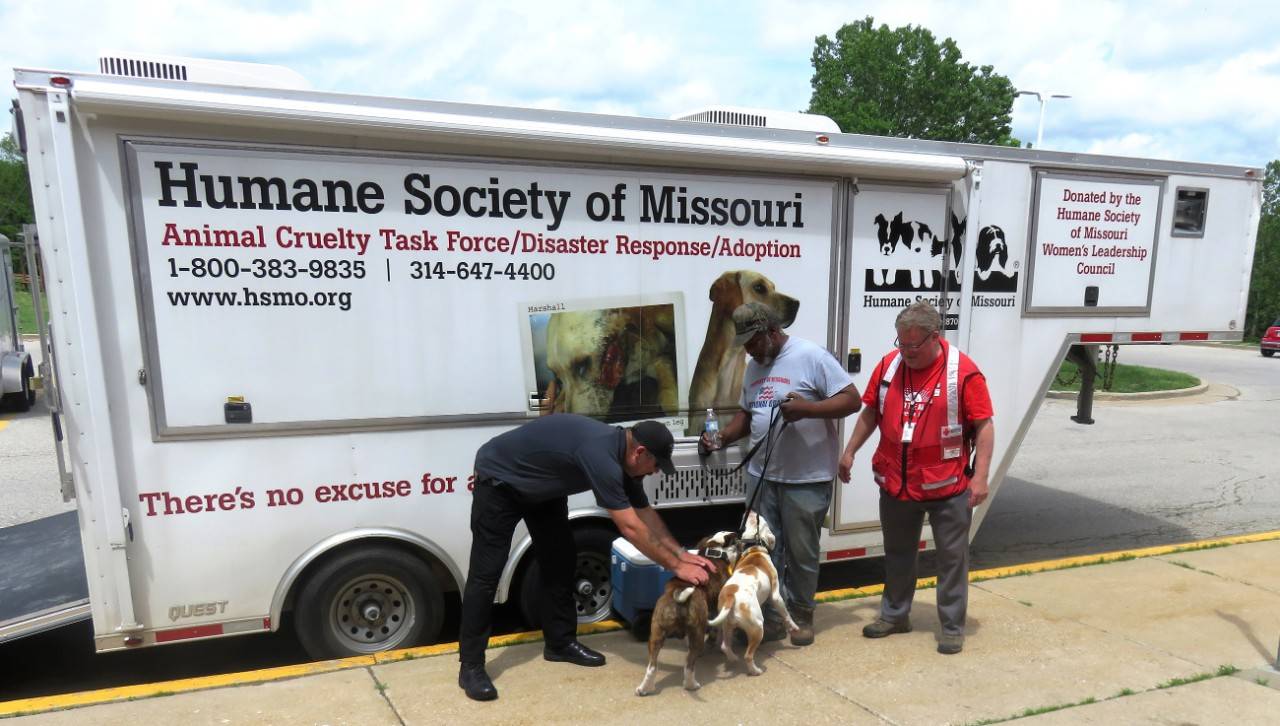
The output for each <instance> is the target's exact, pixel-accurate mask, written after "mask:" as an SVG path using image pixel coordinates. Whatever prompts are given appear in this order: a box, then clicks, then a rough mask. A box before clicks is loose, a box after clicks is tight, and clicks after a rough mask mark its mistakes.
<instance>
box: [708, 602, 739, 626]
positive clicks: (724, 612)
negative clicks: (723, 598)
mask: <svg viewBox="0 0 1280 726" xmlns="http://www.w3.org/2000/svg"><path fill="white" fill-rule="evenodd" d="M732 612H733V605H732V604H731V605H729V607H722V608H720V612H719V613H717V614H716V616H715V617H714V618H711V619H710V620H708V621H707V625H710V626H711V627H713V628H718V627H720V623H723V622H724V621H725V620H726V619H728V617H729V613H732Z"/></svg>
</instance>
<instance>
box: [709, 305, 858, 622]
mask: <svg viewBox="0 0 1280 726" xmlns="http://www.w3.org/2000/svg"><path fill="white" fill-rule="evenodd" d="M733 323H734V327H735V332H736V333H737V336H736V338H735V340H734V342H735V343H736V344H737V345H741V346H743V347H744V348H745V349H746V351H747V353H748V354H749V355H750V356H751V360H750V361H749V362H748V363H747V370H746V374H745V375H744V376H743V378H742V400H741V406H742V409H741V410H740V411H738V413H737V414H735V415H734V417H733V420H732V421H730V422H729V423H728V424H727V425H726V426H725V427H724V428H723V429H722V430H721V432H720V438H721V445H722V446H723V445H725V444H728V443H730V442H732V441H735V440H737V439H740V438H742V437H743V436H745V435H746V434H747V433H748V431H749V432H750V433H751V443H752V445H753V446H754V445H755V444H756V443H757V442H759V441H760V440H761V439H762V438H764V436H765V435H766V434H769V432H770V428H769V422H770V415H771V414H772V413H773V409H774V408H775V407H776V408H778V409H779V411H778V415H777V417H778V418H780V419H785V420H786V421H787V422H789V425H788V426H787V427H786V429H785V430H783V429H782V421H778V422H777V424H776V425H775V426H774V427H773V429H772V434H770V435H771V436H772V437H773V438H772V439H771V440H770V441H769V442H766V443H765V444H764V445H762V446H761V447H760V448H759V449H758V450H757V453H756V455H755V456H753V457H752V459H751V461H750V463H749V464H748V465H747V474H748V476H747V501H750V500H751V496H752V493H753V491H754V490H755V487H756V483H757V482H758V481H761V468H762V467H763V466H764V465H765V457H766V456H768V458H769V461H768V471H767V472H766V473H765V476H764V479H763V482H764V483H763V486H764V489H762V490H761V492H760V494H759V496H758V497H757V498H756V502H755V510H756V511H757V512H759V513H760V515H761V516H763V517H764V518H765V521H767V522H768V523H769V527H770V528H771V529H772V530H773V532H774V534H776V535H777V538H778V543H777V546H775V547H774V550H773V563H774V565H775V566H776V567H777V568H778V573H779V577H780V578H781V580H782V587H783V596H784V598H785V599H786V603H787V609H788V610H789V611H790V612H791V617H792V618H794V619H795V621H796V623H797V624H798V625H799V626H800V630H798V631H796V632H794V633H792V634H791V642H792V644H793V645H809V644H810V643H812V642H813V608H814V604H815V603H814V600H813V596H814V594H815V593H816V592H817V589H818V538H819V536H820V535H821V532H822V522H823V520H824V519H826V516H827V509H828V508H829V507H830V506H831V482H832V480H833V479H834V478H835V475H836V460H837V458H838V457H839V454H840V439H839V437H838V436H837V434H836V422H837V421H838V420H840V419H842V418H844V417H845V416H848V415H849V414H851V413H855V412H857V410H858V409H859V408H861V406H862V401H861V399H860V397H859V395H858V389H857V387H856V386H855V385H853V379H852V378H851V377H850V376H849V374H848V373H847V372H846V371H845V370H844V368H843V367H841V366H840V363H839V362H838V361H837V360H836V358H835V356H834V355H832V354H831V353H830V352H829V351H827V350H826V349H825V348H822V347H820V346H818V345H815V344H814V343H811V342H809V341H807V340H802V339H800V338H792V337H789V336H788V335H787V334H786V333H784V332H782V321H781V319H780V318H779V317H778V315H777V313H776V312H774V310H773V309H772V308H770V307H768V306H766V305H762V304H760V303H755V302H752V303H747V304H745V305H741V306H739V307H738V309H737V310H735V311H734V312H733ZM711 443H712V442H711V441H710V440H709V438H707V437H705V436H704V438H703V445H704V446H705V447H707V448H708V449H709V448H711ZM785 635H786V629H785V628H784V627H783V625H782V621H781V620H780V619H779V618H778V616H777V615H775V614H774V613H773V611H772V610H768V609H766V611H765V639H766V640H781V639H782V638H783V637H784V636H785Z"/></svg>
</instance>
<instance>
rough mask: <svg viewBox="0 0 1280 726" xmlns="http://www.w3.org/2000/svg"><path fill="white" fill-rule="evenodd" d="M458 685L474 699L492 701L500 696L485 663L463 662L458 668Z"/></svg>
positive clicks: (468, 696)
mask: <svg viewBox="0 0 1280 726" xmlns="http://www.w3.org/2000/svg"><path fill="white" fill-rule="evenodd" d="M458 687H459V688H461V689H462V690H464V691H466V692H467V698H470V699H471V700H473V701H492V700H493V699H495V698H497V697H498V689H496V688H494V687H493V681H491V680H489V674H488V673H485V671H484V666H483V665H479V664H472V665H468V664H466V663H463V664H462V668H460V669H459V670H458Z"/></svg>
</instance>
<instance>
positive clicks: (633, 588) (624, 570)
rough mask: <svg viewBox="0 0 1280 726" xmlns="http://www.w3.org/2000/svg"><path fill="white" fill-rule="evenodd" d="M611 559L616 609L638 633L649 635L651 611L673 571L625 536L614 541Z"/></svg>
mask: <svg viewBox="0 0 1280 726" xmlns="http://www.w3.org/2000/svg"><path fill="white" fill-rule="evenodd" d="M610 560H611V562H612V564H611V572H610V576H611V577H612V579H613V609H614V610H615V611H616V612H617V613H618V614H619V615H621V616H622V618H623V619H624V620H626V621H627V623H628V624H630V625H631V626H632V628H631V630H632V632H633V633H635V634H636V636H637V637H640V636H641V634H642V633H643V635H644V637H646V638H647V637H648V630H649V628H648V622H649V615H650V614H652V613H653V606H654V603H656V602H658V597H659V596H660V595H662V588H663V587H664V586H665V585H666V584H667V580H670V579H671V573H670V572H668V571H667V570H665V569H663V568H662V567H661V566H659V565H657V564H655V563H654V562H653V560H651V559H649V558H648V557H646V556H645V555H644V554H642V553H641V552H640V550H638V549H636V547H635V545H633V544H631V543H630V542H628V541H627V540H625V539H623V538H622V537H619V538H617V539H615V540H614V541H613V552H612V555H611V557H610Z"/></svg>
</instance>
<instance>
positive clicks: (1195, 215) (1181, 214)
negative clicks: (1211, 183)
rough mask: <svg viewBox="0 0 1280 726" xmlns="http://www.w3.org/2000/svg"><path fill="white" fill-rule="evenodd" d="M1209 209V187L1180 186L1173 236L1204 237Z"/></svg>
mask: <svg viewBox="0 0 1280 726" xmlns="http://www.w3.org/2000/svg"><path fill="white" fill-rule="evenodd" d="M1208 209H1209V190H1208V189H1188V188H1185V187H1179V188H1178V196H1177V200H1176V201H1175V202H1174V207H1173V236H1174V237H1203V236H1204V218H1205V213H1206V212H1207V211H1208Z"/></svg>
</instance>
